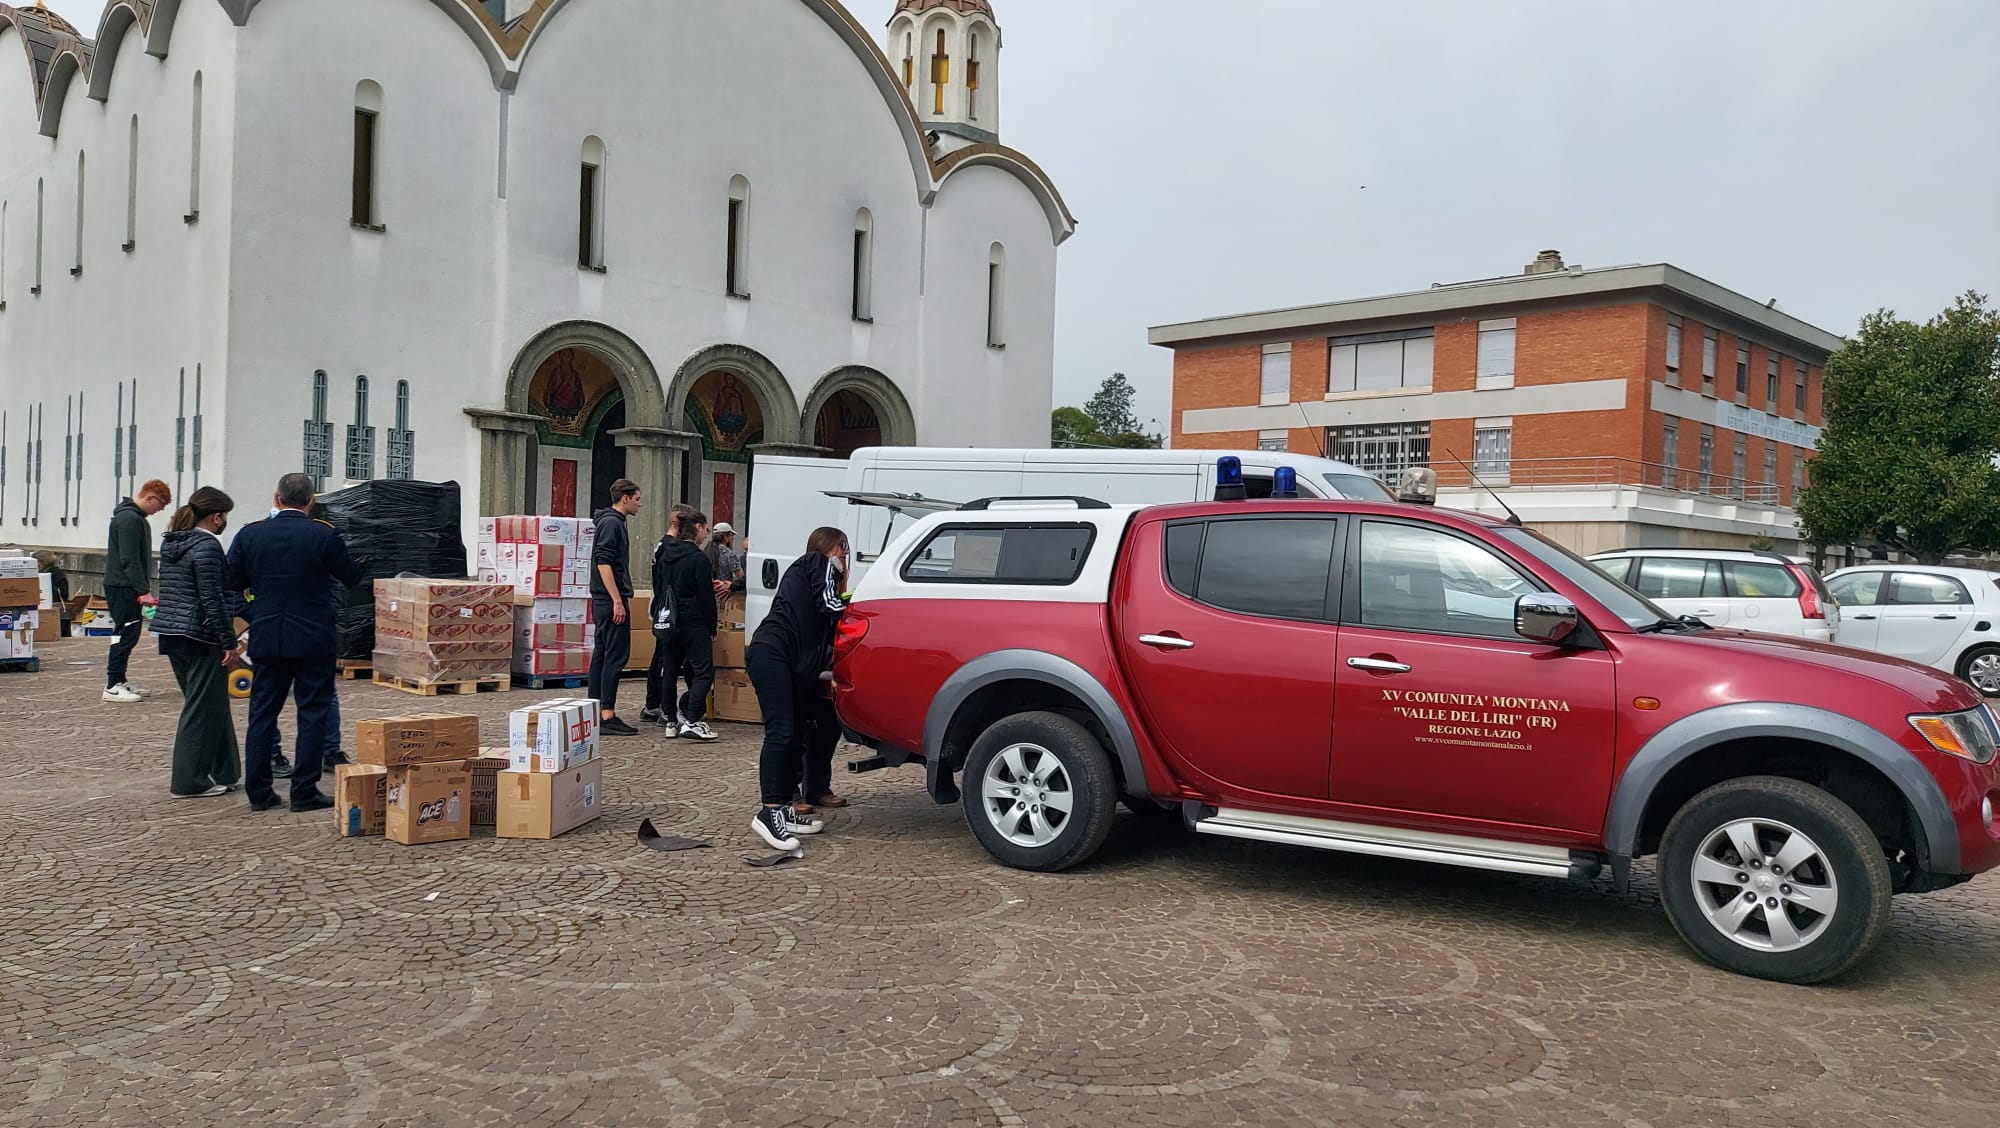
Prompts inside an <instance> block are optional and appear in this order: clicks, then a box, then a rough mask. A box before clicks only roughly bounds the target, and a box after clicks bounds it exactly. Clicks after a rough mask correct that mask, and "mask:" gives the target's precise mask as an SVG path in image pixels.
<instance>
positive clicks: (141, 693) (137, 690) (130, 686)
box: [125, 682, 153, 700]
mask: <svg viewBox="0 0 2000 1128" xmlns="http://www.w3.org/2000/svg"><path fill="white" fill-rule="evenodd" d="M125 688H126V690H127V691H129V692H132V693H136V694H138V695H139V697H140V699H141V700H144V699H145V698H148V697H151V696H152V695H153V691H152V690H150V689H141V688H140V687H138V686H136V685H133V684H132V683H131V682H126V683H125Z"/></svg>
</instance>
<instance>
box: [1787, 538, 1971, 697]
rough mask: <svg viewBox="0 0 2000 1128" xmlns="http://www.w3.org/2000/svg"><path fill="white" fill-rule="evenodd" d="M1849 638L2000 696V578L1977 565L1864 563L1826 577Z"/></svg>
mask: <svg viewBox="0 0 2000 1128" xmlns="http://www.w3.org/2000/svg"><path fill="white" fill-rule="evenodd" d="M1826 583H1827V586H1828V587H1829V588H1831V589H1832V590H1833V593H1834V595H1835V596H1836V597H1837V598H1839V600H1840V641H1841V643H1842V645H1845V646H1852V647H1855V648H1857V649H1861V650H1873V651H1875V652H1876V653H1878V654H1886V655H1888V656H1890V657H1892V658H1902V659H1905V660H1907V661H1910V662H1916V663H1918V664H1919V665H1924V666H1934V667H1936V668H1937V669H1940V670H1943V671H1945V672H1946V673H1950V674H1957V675H1958V676H1959V677H1961V678H1963V679H1965V680H1966V681H1968V682H1971V683H1972V686H1973V688H1975V689H1977V690H1978V691H1979V692H1981V693H1983V694H1985V695H1986V696H1988V697H2000V579H1996V578H1995V576H1994V575H1993V573H1991V572H1980V571H1976V570H1974V569H1971V568H1937V567H1930V566H1926V565H1919V564H1864V565H1862V566H1861V567H1858V568H1843V569H1841V570H1840V571H1838V572H1835V573H1834V574H1833V575H1831V576H1828V577H1827V579H1826Z"/></svg>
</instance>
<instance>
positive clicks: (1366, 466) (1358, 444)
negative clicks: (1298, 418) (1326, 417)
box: [1326, 422, 1431, 482]
mask: <svg viewBox="0 0 2000 1128" xmlns="http://www.w3.org/2000/svg"><path fill="white" fill-rule="evenodd" d="M1326 437H1327V449H1328V450H1330V451H1332V452H1333V457H1334V458H1337V459H1339V460H1340V461H1342V462H1346V463H1349V464H1351V465H1353V466H1356V467H1358V468H1360V469H1361V470H1364V471H1366V472H1367V473H1369V474H1373V475H1374V476H1375V477H1377V478H1380V479H1382V480H1383V481H1385V482H1386V481H1390V480H1391V479H1393V478H1394V477H1395V476H1396V475H1397V474H1400V473H1402V472H1403V471H1404V470H1407V469H1409V468H1410V467H1412V466H1429V465H1430V463H1431V425H1430V423H1429V422H1423V423H1375V424H1369V425H1366V426H1360V427H1329V428H1327V436H1326Z"/></svg>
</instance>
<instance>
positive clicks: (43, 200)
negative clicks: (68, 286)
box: [28, 180, 48, 294]
mask: <svg viewBox="0 0 2000 1128" xmlns="http://www.w3.org/2000/svg"><path fill="white" fill-rule="evenodd" d="M47 207H48V187H47V185H46V183H45V182H44V181H41V180H37V181H35V284H34V285H33V286H31V287H29V288H28V292H29V293H30V294H39V293H41V292H42V235H43V220H44V219H45V218H46V212H47Z"/></svg>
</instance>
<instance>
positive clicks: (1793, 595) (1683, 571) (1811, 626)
mask: <svg viewBox="0 0 2000 1128" xmlns="http://www.w3.org/2000/svg"><path fill="white" fill-rule="evenodd" d="M1590 562H1591V563H1592V564H1595V565H1597V567H1598V568H1599V569H1601V570H1602V571H1603V572H1604V573H1605V574H1606V575H1609V576H1610V577H1611V578H1612V579H1614V580H1617V581H1619V582H1620V583H1622V584H1624V585H1625V586H1626V587H1629V588H1631V589H1632V590H1634V591H1636V592H1638V593H1639V594H1640V595H1643V596H1645V597H1646V598H1648V599H1650V600H1652V601H1653V602H1654V603H1657V604H1659V605H1660V606H1661V607H1663V608H1665V609H1666V610H1668V611H1671V612H1673V613H1674V614H1676V615H1690V616H1693V617H1694V618H1697V619H1700V620H1701V621H1702V622H1704V623H1707V624H1708V625H1709V626H1711V627H1722V628H1728V629H1732V630H1742V631H1759V632H1761V633H1763V634H1774V635H1788V636H1790V637H1792V638H1804V639H1810V640H1812V641H1814V642H1834V641H1836V640H1838V641H1840V642H1846V641H1847V639H1846V638H1845V637H1841V631H1842V630H1843V629H1844V624H1843V623H1842V621H1841V618H1840V605H1839V600H1838V599H1837V598H1836V596H1838V594H1839V593H1838V592H1831V591H1829V589H1828V587H1827V585H1826V581H1825V580H1823V579H1821V578H1820V574H1819V572H1818V571H1816V570H1815V569H1814V568H1813V566H1812V565H1811V564H1810V563H1808V562H1806V561H1803V560H1795V559H1793V558H1791V557H1789V556H1780V555H1779V554H1777V553H1775V552H1751V551H1748V550H1734V549H1706V548H1627V549H1621V550H1619V551H1617V552H1605V553H1600V554H1598V555H1596V556H1593V557H1591V558H1590Z"/></svg>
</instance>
